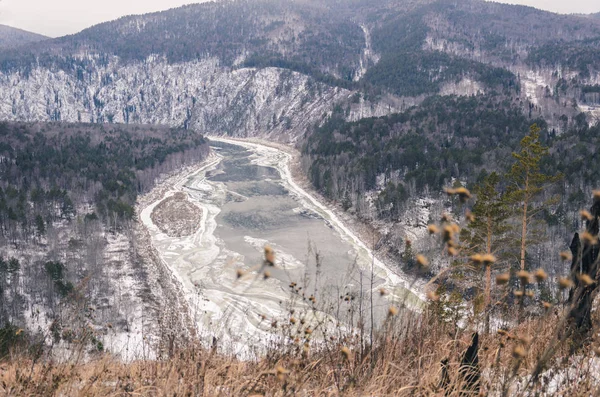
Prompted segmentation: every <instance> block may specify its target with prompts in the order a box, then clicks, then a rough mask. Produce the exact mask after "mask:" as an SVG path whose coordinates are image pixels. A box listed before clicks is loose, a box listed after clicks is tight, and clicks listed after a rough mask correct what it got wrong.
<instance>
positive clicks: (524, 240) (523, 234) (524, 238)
mask: <svg viewBox="0 0 600 397" xmlns="http://www.w3.org/2000/svg"><path fill="white" fill-rule="evenodd" d="M528 205H529V171H528V172H527V177H526V178H525V198H524V199H523V221H522V222H523V224H522V230H521V270H525V249H526V247H527V207H528Z"/></svg>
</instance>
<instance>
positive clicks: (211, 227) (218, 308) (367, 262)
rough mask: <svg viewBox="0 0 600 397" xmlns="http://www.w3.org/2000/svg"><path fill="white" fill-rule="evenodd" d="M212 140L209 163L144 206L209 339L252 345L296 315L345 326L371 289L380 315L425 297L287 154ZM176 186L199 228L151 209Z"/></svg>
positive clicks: (243, 349)
mask: <svg viewBox="0 0 600 397" xmlns="http://www.w3.org/2000/svg"><path fill="white" fill-rule="evenodd" d="M211 146H212V148H213V152H214V153H215V154H216V156H213V159H212V160H211V162H210V163H209V164H206V165H204V166H203V167H202V168H200V169H198V172H196V173H195V174H193V175H192V176H191V177H189V178H188V179H187V180H185V181H182V183H178V184H176V185H174V186H173V187H172V189H171V190H169V191H168V192H167V193H166V194H165V195H164V196H163V197H161V198H160V199H159V200H157V201H155V202H153V203H151V204H150V205H148V206H147V207H146V208H144V209H143V210H142V213H141V218H142V219H141V220H142V222H143V223H144V225H145V226H146V227H147V228H148V230H149V232H150V235H151V240H152V245H153V246H154V248H155V249H156V250H157V252H158V253H159V255H160V257H161V259H162V260H164V262H165V263H166V264H167V265H168V266H169V268H170V269H171V270H172V271H173V273H174V275H175V276H176V277H177V279H178V280H179V282H180V284H181V287H182V288H183V289H184V292H185V294H186V296H187V299H188V303H189V307H190V311H191V316H192V318H193V319H194V321H195V322H196V324H197V328H198V333H199V335H200V336H201V338H202V340H203V341H204V342H205V343H206V344H210V343H212V341H213V340H214V341H216V342H217V343H218V344H219V346H220V347H221V348H223V349H224V350H227V351H230V352H232V353H234V354H237V355H243V356H246V355H253V354H257V353H258V352H259V351H260V350H261V349H264V348H265V347H267V346H269V345H270V344H271V343H273V342H276V341H281V340H282V339H283V338H284V336H283V335H284V334H285V332H283V331H282V327H284V329H287V331H286V332H289V327H290V325H289V320H290V318H292V317H296V318H299V319H303V320H305V321H306V322H308V323H311V322H313V323H316V324H320V327H321V329H320V331H321V334H322V335H325V334H326V333H327V332H331V329H340V328H343V329H351V326H352V325H353V324H355V323H356V322H357V321H358V319H357V316H358V315H357V314H356V312H357V308H358V306H359V301H362V302H365V301H366V298H367V297H370V294H371V292H372V291H377V292H375V293H374V294H373V295H374V303H373V306H374V307H375V311H376V313H377V316H376V318H377V321H381V320H382V318H384V317H385V313H387V308H388V307H389V306H390V305H400V304H402V303H405V304H407V305H409V306H415V307H416V306H418V304H419V302H420V300H421V298H422V297H421V296H420V295H419V293H418V292H417V291H412V288H411V287H410V282H409V281H407V279H406V277H403V276H402V275H401V274H400V273H398V272H397V271H394V269H392V268H391V267H390V266H389V265H386V264H384V263H382V262H381V261H379V260H377V259H376V258H373V257H372V255H371V252H370V250H369V249H368V247H367V246H366V245H365V244H364V243H363V242H362V241H360V239H358V238H357V237H356V236H355V235H354V234H353V233H352V232H351V231H350V230H349V229H347V228H346V227H345V226H344V225H343V224H342V222H340V221H339V219H338V218H337V217H336V216H335V214H334V213H333V212H332V211H330V210H329V209H328V208H327V206H326V205H324V204H322V203H320V202H319V201H318V200H316V199H315V198H314V197H313V196H311V194H310V193H309V192H306V191H304V190H303V189H302V188H300V187H299V186H298V185H297V184H295V183H294V181H293V180H292V178H291V174H290V172H289V161H290V155H289V154H287V153H285V152H283V151H280V150H278V149H275V148H272V147H267V146H264V145H260V144H256V143H249V142H238V141H231V140H227V139H222V138H214V139H212V140H211ZM181 192H183V193H185V194H186V195H187V197H188V199H189V200H190V202H191V203H193V204H194V205H196V206H198V208H199V209H201V214H202V217H201V220H200V222H199V223H198V225H197V229H196V232H195V233H193V234H191V235H189V236H182V237H169V236H168V235H166V234H164V233H163V232H161V230H160V229H159V228H158V227H157V226H156V225H155V224H154V223H153V222H152V217H151V214H152V211H153V209H154V207H156V206H157V205H158V204H160V203H161V202H162V201H163V200H164V199H166V198H168V197H171V196H172V195H174V194H176V193H181ZM265 246H270V247H272V249H273V250H274V251H275V255H276V261H275V264H276V266H275V267H274V268H271V267H268V268H267V267H265V264H264V248H265ZM371 270H373V272H371ZM265 272H268V276H269V277H265ZM371 274H373V279H372V280H371ZM382 289H383V290H385V291H386V294H385V296H382V295H381V294H380V293H379V291H380V290H382ZM361 297H362V299H361ZM363 309H364V308H363ZM284 324H288V325H286V326H284ZM286 327H287V328H286ZM315 337H318V336H315ZM213 338H214V339H213Z"/></svg>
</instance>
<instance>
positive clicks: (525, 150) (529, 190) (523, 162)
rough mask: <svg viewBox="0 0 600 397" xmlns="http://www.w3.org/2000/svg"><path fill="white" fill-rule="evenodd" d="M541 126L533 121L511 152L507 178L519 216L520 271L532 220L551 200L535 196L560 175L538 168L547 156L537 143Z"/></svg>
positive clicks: (542, 146) (540, 144)
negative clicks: (518, 148)
mask: <svg viewBox="0 0 600 397" xmlns="http://www.w3.org/2000/svg"><path fill="white" fill-rule="evenodd" d="M540 131H541V129H540V128H539V127H538V126H537V124H534V125H532V126H531V127H530V129H529V134H528V135H527V136H525V137H524V138H523V139H522V140H521V151H520V152H519V153H513V157H514V158H515V160H516V161H515V163H514V164H513V165H512V167H511V169H510V171H509V173H508V175H507V180H508V182H509V184H508V191H507V198H508V202H509V203H510V204H511V205H513V206H514V207H515V208H516V209H517V213H518V215H519V219H520V222H519V223H520V226H521V231H520V248H519V258H520V267H521V270H525V255H526V251H527V244H528V237H529V235H530V234H531V233H532V230H531V228H530V227H529V226H530V225H531V222H532V221H533V219H534V217H535V216H536V215H538V214H539V213H540V212H542V211H544V210H545V209H546V208H548V206H549V205H551V204H552V202H553V200H552V199H551V200H547V201H544V202H541V203H540V202H538V201H537V200H536V199H537V198H539V196H540V195H541V194H542V193H543V192H544V189H546V188H547V187H548V186H549V185H551V184H552V183H555V182H557V181H558V180H560V179H561V178H562V175H561V174H557V175H554V176H552V175H546V174H544V173H543V172H542V171H541V169H540V163H541V161H542V160H543V158H544V157H545V156H547V155H548V148H547V147H546V146H544V145H543V144H542V143H541V142H540Z"/></svg>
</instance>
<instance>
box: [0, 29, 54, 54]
mask: <svg viewBox="0 0 600 397" xmlns="http://www.w3.org/2000/svg"><path fill="white" fill-rule="evenodd" d="M48 39H49V37H46V36H43V35H41V34H37V33H32V32H28V31H26V30H22V29H17V28H13V27H11V26H7V25H0V49H3V48H11V47H18V46H21V45H24V44H29V43H36V42H40V41H43V40H48Z"/></svg>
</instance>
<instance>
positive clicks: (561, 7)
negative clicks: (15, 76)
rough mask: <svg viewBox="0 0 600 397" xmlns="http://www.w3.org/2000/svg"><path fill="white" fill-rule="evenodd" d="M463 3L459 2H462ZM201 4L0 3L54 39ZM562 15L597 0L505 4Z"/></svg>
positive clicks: (5, 12) (12, 18)
mask: <svg viewBox="0 0 600 397" xmlns="http://www.w3.org/2000/svg"><path fill="white" fill-rule="evenodd" d="M459 1H460V0H459ZM199 2H201V1H199V0H195V1H194V0H0V24H5V25H9V26H14V27H17V28H21V29H25V30H29V31H32V32H36V33H41V34H45V35H47V36H51V37H57V36H62V35H66V34H70V33H76V32H78V31H80V30H82V29H84V28H86V27H89V26H91V25H94V24H97V23H99V22H104V21H109V20H112V19H116V18H119V17H121V16H124V15H130V14H143V13H147V12H152V11H160V10H166V9H168V8H173V7H179V6H181V5H184V4H191V3H199ZM502 2H503V3H504V2H506V3H512V4H525V5H530V6H534V7H537V8H542V9H545V10H550V11H554V12H561V13H592V12H599V11H600V2H599V1H598V0H503V1H502Z"/></svg>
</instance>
